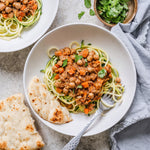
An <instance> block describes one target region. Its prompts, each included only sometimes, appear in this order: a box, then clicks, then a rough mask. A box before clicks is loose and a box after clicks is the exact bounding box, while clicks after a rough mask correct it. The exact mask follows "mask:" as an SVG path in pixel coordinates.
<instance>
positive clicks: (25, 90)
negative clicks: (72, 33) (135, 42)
mask: <svg viewBox="0 0 150 150" xmlns="http://www.w3.org/2000/svg"><path fill="white" fill-rule="evenodd" d="M74 25H84V26H92V27H96V28H98V29H100V30H103V31H105V32H107V33H108V34H111V35H112V36H113V37H114V38H115V39H116V40H118V41H119V42H120V44H121V45H122V46H123V48H124V50H125V51H126V52H127V54H128V56H129V59H130V61H131V64H132V68H133V73H134V79H135V82H134V90H133V95H132V97H131V99H132V100H131V101H130V103H129V107H128V108H127V110H126V111H125V112H124V113H123V114H122V116H121V117H120V119H118V120H117V121H116V122H115V123H114V125H116V124H117V123H118V122H119V121H120V120H121V119H122V118H123V117H124V116H125V114H126V113H127V112H128V111H129V109H130V107H131V105H132V103H133V99H134V96H135V91H136V84H137V75H136V69H135V64H134V61H133V59H132V57H131V54H130V53H129V51H128V49H127V47H126V46H125V44H124V43H123V42H122V41H121V40H120V39H119V38H118V37H117V36H116V35H115V34H114V33H112V32H110V31H109V30H107V29H105V28H104V27H102V26H98V25H95V24H92V23H69V24H65V25H62V26H59V27H57V28H55V29H53V30H51V31H49V32H47V33H46V34H45V35H44V36H43V37H42V38H40V39H39V40H38V41H37V42H36V43H35V45H34V46H33V47H32V49H31V51H30V52H29V54H28V57H27V59H26V62H25V65H24V71H23V88H24V94H25V97H26V99H25V101H27V104H28V106H29V108H30V110H31V112H33V114H34V116H35V117H36V118H37V119H39V120H40V121H41V122H42V123H43V124H45V125H46V126H47V127H48V128H51V129H52V130H54V131H56V132H58V133H61V134H64V135H68V136H74V135H72V134H68V133H62V132H60V131H58V130H56V129H55V128H52V127H50V126H48V125H47V124H46V123H45V121H46V120H44V119H43V118H41V117H40V116H39V115H38V114H37V113H36V112H35V110H34V109H33V108H32V106H31V103H30V101H29V98H28V92H27V91H28V90H27V88H26V71H27V65H28V60H29V59H30V57H31V55H32V52H33V51H34V50H35V49H36V47H37V46H38V44H39V43H40V42H41V41H42V40H44V39H45V38H46V37H47V36H48V35H49V34H52V33H53V32H55V31H56V30H59V29H61V28H65V27H68V26H74ZM114 125H113V126H114ZM113 126H109V127H108V128H107V129H105V130H102V131H101V132H98V133H94V134H89V135H87V134H84V135H83V136H84V137H87V136H93V135H97V134H99V133H102V132H104V131H106V130H108V129H110V128H112V127H113Z"/></svg>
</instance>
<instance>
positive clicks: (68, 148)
mask: <svg viewBox="0 0 150 150" xmlns="http://www.w3.org/2000/svg"><path fill="white" fill-rule="evenodd" d="M102 99H103V101H109V100H111V98H110V96H107V95H104V96H103V98H102ZM109 109H111V108H107V107H105V106H104V105H103V104H102V103H101V102H100V106H99V108H98V110H97V111H96V112H95V114H94V116H93V117H92V119H91V120H90V121H89V123H88V124H87V125H86V126H85V127H84V128H83V129H82V130H81V131H80V133H79V134H78V135H77V136H75V137H74V138H72V139H71V140H70V141H69V143H67V144H66V145H65V146H64V148H63V149H62V150H75V149H76V147H77V146H78V144H79V142H80V139H81V137H82V135H84V134H85V132H86V131H87V129H88V128H89V126H90V125H91V124H92V123H93V122H94V121H95V120H96V119H97V118H98V117H100V116H101V114H102V113H103V112H104V111H106V110H107V111H108V110H109Z"/></svg>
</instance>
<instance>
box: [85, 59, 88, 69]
mask: <svg viewBox="0 0 150 150" xmlns="http://www.w3.org/2000/svg"><path fill="white" fill-rule="evenodd" d="M87 66H88V61H87V59H85V67H87Z"/></svg>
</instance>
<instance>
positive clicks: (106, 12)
mask: <svg viewBox="0 0 150 150" xmlns="http://www.w3.org/2000/svg"><path fill="white" fill-rule="evenodd" d="M128 1H129V0H99V1H98V3H97V10H98V11H99V15H100V17H101V18H102V19H103V20H105V21H106V22H107V23H113V24H117V23H118V22H121V23H122V22H123V21H124V20H125V18H126V16H127V11H128V4H127V3H128Z"/></svg>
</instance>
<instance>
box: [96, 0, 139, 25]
mask: <svg viewBox="0 0 150 150" xmlns="http://www.w3.org/2000/svg"><path fill="white" fill-rule="evenodd" d="M97 1H98V0H94V11H95V14H96V16H97V18H98V19H99V20H100V21H101V22H102V23H103V24H105V25H107V26H108V27H113V26H115V25H117V24H109V23H107V22H105V21H104V20H103V19H102V18H101V17H100V15H99V14H98V12H97V8H96V4H97ZM133 1H134V4H135V7H134V12H133V15H132V17H130V19H129V20H128V22H126V23H123V24H127V23H130V22H131V21H132V20H133V18H134V17H135V15H136V13H137V8H138V0H133Z"/></svg>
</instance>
